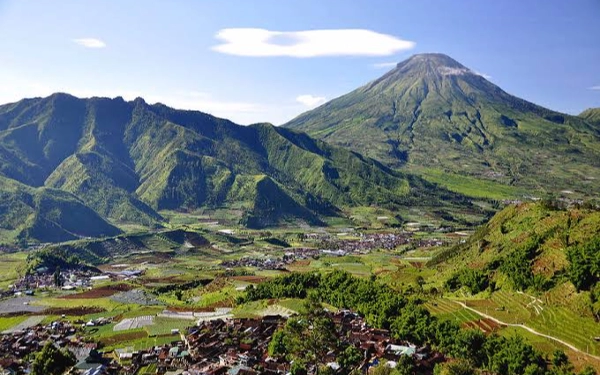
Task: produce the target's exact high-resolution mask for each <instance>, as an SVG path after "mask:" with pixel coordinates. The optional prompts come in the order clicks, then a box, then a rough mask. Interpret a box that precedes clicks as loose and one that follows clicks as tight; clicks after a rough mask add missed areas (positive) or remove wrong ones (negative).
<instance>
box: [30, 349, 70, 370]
mask: <svg viewBox="0 0 600 375" xmlns="http://www.w3.org/2000/svg"><path fill="white" fill-rule="evenodd" d="M74 364H75V357H74V356H73V354H72V353H71V352H69V351H67V350H59V349H58V348H57V347H56V346H54V344H53V343H52V342H48V343H46V345H44V348H43V349H42V350H41V351H40V352H39V353H38V354H37V355H36V356H35V359H34V360H33V363H32V365H31V375H62V374H63V373H64V372H65V371H66V370H67V368H69V367H71V366H73V365H74Z"/></svg>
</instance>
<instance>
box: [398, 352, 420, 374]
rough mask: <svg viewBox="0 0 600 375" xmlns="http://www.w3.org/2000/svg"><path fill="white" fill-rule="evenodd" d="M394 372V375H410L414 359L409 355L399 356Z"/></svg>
mask: <svg viewBox="0 0 600 375" xmlns="http://www.w3.org/2000/svg"><path fill="white" fill-rule="evenodd" d="M394 370H395V371H394V374H395V375H396V374H397V375H412V373H413V372H414V370H415V359H414V358H413V357H412V356H409V355H403V356H400V358H398V361H397V363H396V368H395V369H394Z"/></svg>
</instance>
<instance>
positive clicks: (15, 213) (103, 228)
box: [0, 176, 120, 242]
mask: <svg viewBox="0 0 600 375" xmlns="http://www.w3.org/2000/svg"><path fill="white" fill-rule="evenodd" d="M0 222H1V229H0V234H2V237H3V238H5V239H8V241H9V242H22V241H26V240H30V239H34V240H37V241H40V242H58V241H68V240H73V239H77V238H81V237H101V236H114V235H117V234H119V233H120V230H119V229H117V228H116V227H114V226H112V225H110V224H109V223H107V222H106V221H105V220H104V219H103V218H102V217H101V216H100V215H98V214H97V213H96V212H95V211H93V210H92V209H90V208H89V207H87V206H86V205H85V204H84V203H83V202H82V201H81V200H79V199H78V198H77V197H75V196H74V195H72V194H70V193H68V192H65V191H60V190H55V189H49V188H31V187H28V186H25V185H23V184H21V183H19V182H16V181H14V180H11V179H8V178H5V177H2V176H0Z"/></svg>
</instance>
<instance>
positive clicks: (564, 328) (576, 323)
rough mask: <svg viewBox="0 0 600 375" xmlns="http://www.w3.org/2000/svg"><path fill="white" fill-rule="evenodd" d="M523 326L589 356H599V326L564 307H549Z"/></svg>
mask: <svg viewBox="0 0 600 375" xmlns="http://www.w3.org/2000/svg"><path fill="white" fill-rule="evenodd" d="M525 324H526V325H527V326H529V327H531V328H533V329H535V330H537V331H540V332H542V333H545V334H547V335H552V336H555V337H557V338H559V339H561V340H565V341H567V342H569V343H570V344H572V345H574V346H576V347H578V348H579V349H581V350H584V351H587V352H589V353H590V354H595V355H600V343H599V342H597V341H595V340H594V338H595V337H600V324H598V323H596V322H595V321H594V320H593V319H591V318H582V317H580V316H578V315H576V314H575V313H573V312H571V311H569V310H567V309H566V308H564V307H549V308H545V309H544V311H543V312H542V313H541V314H540V315H539V316H536V317H535V318H533V319H531V320H529V321H527V322H525Z"/></svg>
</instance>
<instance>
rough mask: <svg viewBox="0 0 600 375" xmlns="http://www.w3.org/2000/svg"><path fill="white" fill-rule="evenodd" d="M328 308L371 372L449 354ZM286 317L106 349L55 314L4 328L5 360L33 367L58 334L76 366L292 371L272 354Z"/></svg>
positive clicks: (93, 369)
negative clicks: (404, 359)
mask: <svg viewBox="0 0 600 375" xmlns="http://www.w3.org/2000/svg"><path fill="white" fill-rule="evenodd" d="M328 315H329V316H330V318H331V319H332V321H333V322H334V323H335V326H336V332H337V337H338V340H339V343H340V344H342V345H353V346H355V347H356V348H357V349H358V350H360V352H361V353H363V359H362V361H361V363H360V364H358V366H357V368H358V369H360V370H361V371H363V372H365V373H367V372H368V370H369V368H370V367H373V366H375V365H376V364H378V363H379V362H380V361H382V360H386V361H387V362H386V363H387V364H388V366H390V367H394V366H395V365H396V363H397V361H398V360H399V358H400V357H401V356H411V357H413V359H414V361H415V363H416V365H417V367H419V368H421V369H423V370H431V369H432V368H433V366H434V365H435V363H438V362H441V361H443V360H444V358H443V356H441V355H440V354H439V353H435V352H431V351H430V350H429V349H428V348H426V347H421V348H419V347H416V346H414V345H412V344H410V343H408V342H403V341H400V340H394V339H392V338H391V336H390V333H389V331H387V330H382V329H374V328H370V327H369V326H368V325H367V324H366V323H365V321H364V320H363V318H362V317H360V316H359V315H358V314H356V313H354V312H352V311H349V310H341V311H339V312H336V313H328ZM285 322H286V318H285V317H282V316H279V315H272V316H264V317H262V318H255V319H244V318H235V319H234V318H231V319H225V320H223V319H214V320H205V321H201V322H198V324H197V325H195V326H193V327H190V328H188V329H187V330H186V331H185V332H182V333H180V338H179V339H178V340H174V341H172V342H171V343H169V344H165V345H163V346H156V347H153V348H150V349H147V350H139V351H134V350H133V349H132V348H124V349H116V350H112V351H109V352H103V351H102V348H101V347H98V344H97V343H94V342H91V341H86V340H85V339H84V338H83V337H84V330H85V329H86V327H85V324H84V325H78V324H72V323H69V322H68V321H56V322H52V323H50V324H48V325H37V326H34V327H30V328H27V329H24V330H17V331H14V332H11V333H6V334H3V335H2V336H0V353H2V355H1V356H0V368H1V369H4V371H7V372H8V373H9V374H26V373H27V372H28V371H29V364H30V362H29V361H28V357H29V355H30V354H31V353H35V352H37V351H39V350H41V348H42V347H43V346H44V345H45V344H46V342H48V341H51V342H52V343H53V345H55V346H57V347H59V348H66V349H68V350H69V351H70V352H71V353H73V355H74V356H75V358H76V359H77V364H76V365H75V366H74V367H73V368H72V369H71V370H70V373H71V374H83V375H108V374H110V375H113V374H128V375H134V374H137V373H139V372H140V370H141V369H142V368H144V369H146V370H145V373H148V372H147V370H148V369H151V370H152V371H153V373H156V374H190V375H217V374H234V375H235V374H286V373H288V372H289V370H290V363H289V362H288V361H286V360H284V359H282V358H273V357H270V356H269V354H268V346H269V342H270V341H271V338H272V336H273V334H274V333H275V332H276V331H277V330H279V329H281V328H282V327H283V325H284V324H285ZM324 360H325V361H324V363H325V364H326V366H328V367H331V368H332V369H333V370H337V369H339V367H340V366H339V364H338V363H337V362H336V354H335V353H333V352H332V353H330V354H328V355H327V358H324ZM314 371H315V369H314V368H309V369H308V372H309V373H314Z"/></svg>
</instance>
